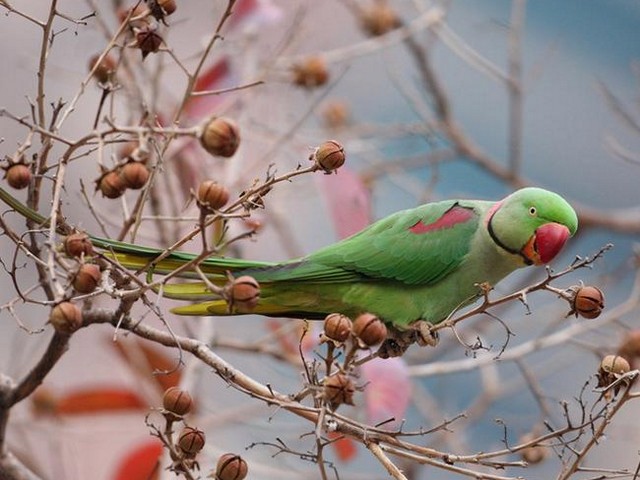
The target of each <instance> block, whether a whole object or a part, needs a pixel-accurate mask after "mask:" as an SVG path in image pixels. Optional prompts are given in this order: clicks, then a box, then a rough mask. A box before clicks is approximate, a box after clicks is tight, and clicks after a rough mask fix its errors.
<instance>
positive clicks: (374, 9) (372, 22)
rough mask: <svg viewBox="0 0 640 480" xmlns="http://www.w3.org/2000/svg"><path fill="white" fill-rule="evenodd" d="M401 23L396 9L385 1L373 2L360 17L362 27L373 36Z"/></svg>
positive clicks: (392, 28) (394, 27)
mask: <svg viewBox="0 0 640 480" xmlns="http://www.w3.org/2000/svg"><path fill="white" fill-rule="evenodd" d="M401 23H402V22H401V20H400V17H399V16H398V14H397V13H396V11H395V10H394V9H393V8H391V6H389V4H388V3H386V2H376V3H374V4H373V5H371V7H369V8H368V9H366V10H364V11H363V12H362V15H361V17H360V24H361V25H362V29H363V30H364V31H365V32H366V33H367V34H369V35H371V36H373V37H377V36H379V35H384V34H385V33H387V32H390V31H391V30H395V29H396V28H398V27H399V26H400V25H401Z"/></svg>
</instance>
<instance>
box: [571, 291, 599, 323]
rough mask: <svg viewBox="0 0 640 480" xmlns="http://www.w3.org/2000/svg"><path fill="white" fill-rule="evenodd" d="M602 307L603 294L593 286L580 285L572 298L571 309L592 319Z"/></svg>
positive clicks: (597, 315)
mask: <svg viewBox="0 0 640 480" xmlns="http://www.w3.org/2000/svg"><path fill="white" fill-rule="evenodd" d="M602 309H604V294H603V293H602V290H600V289H599V288H597V287H593V286H584V287H581V288H580V289H579V290H578V291H577V292H576V295H575V297H574V298H573V311H574V312H575V313H576V315H580V316H581V317H584V318H588V319H593V318H597V317H599V316H600V314H601V313H602Z"/></svg>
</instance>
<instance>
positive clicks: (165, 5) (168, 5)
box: [158, 0, 178, 15]
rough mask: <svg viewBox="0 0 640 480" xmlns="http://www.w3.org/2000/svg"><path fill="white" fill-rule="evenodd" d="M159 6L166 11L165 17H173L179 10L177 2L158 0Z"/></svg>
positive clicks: (174, 0) (173, 0)
mask: <svg viewBox="0 0 640 480" xmlns="http://www.w3.org/2000/svg"><path fill="white" fill-rule="evenodd" d="M158 5H159V6H160V7H161V8H162V10H164V14H165V15H171V14H172V13H173V12H175V11H176V10H177V9H178V5H177V4H176V0H158Z"/></svg>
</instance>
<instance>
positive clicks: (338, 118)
mask: <svg viewBox="0 0 640 480" xmlns="http://www.w3.org/2000/svg"><path fill="white" fill-rule="evenodd" d="M349 116H350V113H349V107H348V106H347V104H346V103H345V102H342V101H339V100H334V101H331V102H328V103H327V104H326V105H325V106H324V108H323V110H322V120H323V122H324V124H325V126H326V127H328V128H332V129H338V128H341V127H344V126H345V125H347V123H349Z"/></svg>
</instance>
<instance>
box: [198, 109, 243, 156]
mask: <svg viewBox="0 0 640 480" xmlns="http://www.w3.org/2000/svg"><path fill="white" fill-rule="evenodd" d="M200 145H202V148H204V149H205V150H206V151H207V152H209V153H210V154H211V155H217V156H220V157H227V158H228V157H231V156H233V154H234V153H236V151H237V150H238V146H239V145H240V129H239V128H238V126H237V125H236V123H235V122H234V121H233V120H230V119H228V118H225V117H214V118H212V119H210V120H208V121H207V123H206V124H205V125H204V127H203V129H202V134H201V135H200Z"/></svg>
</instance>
